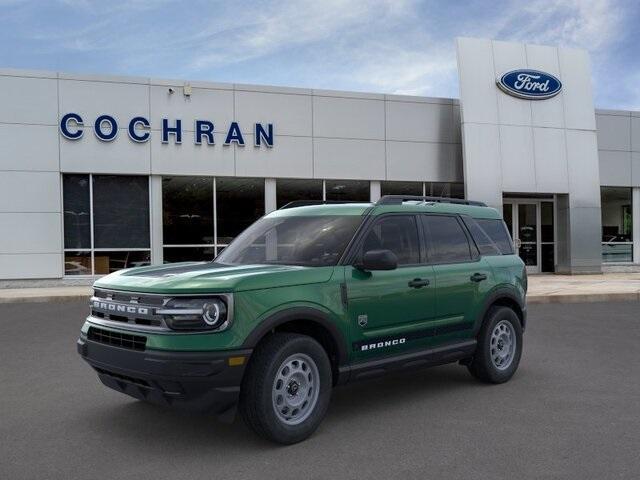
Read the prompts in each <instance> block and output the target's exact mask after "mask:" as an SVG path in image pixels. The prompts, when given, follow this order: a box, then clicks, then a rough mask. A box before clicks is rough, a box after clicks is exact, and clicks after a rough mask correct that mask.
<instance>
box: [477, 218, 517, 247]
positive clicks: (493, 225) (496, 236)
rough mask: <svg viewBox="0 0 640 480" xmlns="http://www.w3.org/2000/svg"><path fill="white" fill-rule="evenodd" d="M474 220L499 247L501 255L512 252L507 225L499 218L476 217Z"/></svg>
mask: <svg viewBox="0 0 640 480" xmlns="http://www.w3.org/2000/svg"><path fill="white" fill-rule="evenodd" d="M476 222H478V225H480V226H481V227H482V229H483V230H484V231H485V233H486V234H487V235H488V236H489V238H490V239H491V240H493V243H495V244H496V246H497V247H498V248H499V249H500V252H501V253H502V254H503V255H512V254H513V243H512V242H511V236H510V235H509V232H508V231H507V227H506V225H505V224H504V222H503V221H502V220H500V219H497V218H494V219H490V218H477V219H476Z"/></svg>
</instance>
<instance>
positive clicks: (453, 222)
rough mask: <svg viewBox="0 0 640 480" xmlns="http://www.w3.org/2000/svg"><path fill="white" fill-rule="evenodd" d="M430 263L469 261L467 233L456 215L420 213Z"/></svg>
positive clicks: (469, 251)
mask: <svg viewBox="0 0 640 480" xmlns="http://www.w3.org/2000/svg"><path fill="white" fill-rule="evenodd" d="M422 222H423V224H424V227H425V233H426V235H427V247H428V249H429V262H430V263H458V262H469V261H471V259H472V258H471V249H470V246H469V241H468V240H467V235H466V234H465V233H464V230H463V229H462V225H461V224H460V222H459V221H458V219H457V218H456V217H448V216H441V215H422Z"/></svg>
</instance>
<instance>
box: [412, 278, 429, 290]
mask: <svg viewBox="0 0 640 480" xmlns="http://www.w3.org/2000/svg"><path fill="white" fill-rule="evenodd" d="M429 283H430V282H429V280H427V279H426V278H414V279H413V280H410V281H409V286H410V287H411V288H422V287H426V286H427V285H429Z"/></svg>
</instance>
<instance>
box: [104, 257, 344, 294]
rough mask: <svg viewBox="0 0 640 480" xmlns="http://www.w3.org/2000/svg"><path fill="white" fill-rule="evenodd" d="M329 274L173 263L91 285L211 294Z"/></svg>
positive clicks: (307, 281) (324, 270)
mask: <svg viewBox="0 0 640 480" xmlns="http://www.w3.org/2000/svg"><path fill="white" fill-rule="evenodd" d="M332 273H333V267H302V266H294V265H222V264H216V263H211V262H207V263H200V262H199V263H178V264H175V263H174V264H170V265H160V266H150V267H138V268H131V269H127V270H120V271H118V272H115V273H112V274H110V275H107V276H106V277H103V278H101V279H100V280H98V281H97V282H96V283H95V284H94V285H95V286H96V287H98V288H109V289H114V290H130V291H136V292H144V293H172V294H175V293H215V292H234V291H244V290H259V289H264V288H275V287H288V286H292V285H306V284H310V283H321V282H326V281H328V280H329V279H330V278H331V274H332Z"/></svg>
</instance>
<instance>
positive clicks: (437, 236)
mask: <svg viewBox="0 0 640 480" xmlns="http://www.w3.org/2000/svg"><path fill="white" fill-rule="evenodd" d="M526 289H527V277H526V271H525V267H524V264H523V263H522V261H521V260H520V258H519V257H518V256H517V255H515V254H514V250H513V245H512V242H511V238H510V236H509V233H508V231H507V229H506V227H505V224H504V222H503V221H502V219H501V218H500V215H499V214H498V212H497V211H496V210H494V209H492V208H488V207H487V206H485V205H484V204H482V203H479V202H471V201H464V200H456V199H443V198H431V197H406V196H395V195H392V196H384V197H382V198H381V199H380V200H379V201H378V202H376V203H340V204H338V203H331V204H330V203H327V202H324V203H323V202H320V204H309V202H307V203H306V204H305V202H294V203H292V204H288V205H286V206H284V207H282V208H280V209H279V210H277V211H275V212H273V213H270V214H268V215H266V216H264V217H263V218H261V219H260V220H258V221H257V222H255V223H254V224H253V225H251V226H250V227H249V228H247V229H246V230H245V231H244V232H243V233H242V234H241V235H239V236H238V237H237V238H236V239H235V240H234V241H233V242H232V243H231V244H230V245H229V246H228V247H227V248H226V249H225V250H224V251H223V252H222V253H221V254H220V255H218V257H217V258H216V259H215V260H214V261H213V262H210V263H181V264H171V265H162V266H150V267H139V268H132V269H128V270H121V271H119V272H116V273H113V274H111V275H108V276H106V277H103V278H101V279H100V280H98V281H97V282H96V283H95V285H94V295H93V297H92V298H91V302H90V315H89V317H88V318H87V320H86V322H85V324H84V326H83V327H82V332H81V334H80V338H79V340H78V352H79V353H80V355H81V356H82V357H83V358H84V359H85V360H86V361H87V362H88V363H89V364H90V365H91V366H92V367H93V368H94V369H95V371H96V372H97V374H98V376H99V378H100V380H101V381H102V382H103V383H104V384H105V385H106V386H108V387H111V388H113V389H115V390H118V391H119V392H122V393H126V394H128V395H131V396H133V397H135V398H138V399H140V400H145V401H149V402H153V403H158V404H163V405H171V406H182V407H188V408H191V409H197V410H200V411H205V412H209V413H215V414H218V415H219V416H221V417H222V418H223V419H224V418H226V419H233V418H234V416H235V412H236V409H237V408H239V410H240V413H241V415H242V417H243V418H244V420H245V421H246V423H247V424H248V425H249V426H250V427H251V428H252V429H253V430H255V431H256V432H257V433H258V434H260V435H262V436H263V437H266V438H268V439H271V440H273V441H276V442H280V443H285V444H289V443H295V442H298V441H301V440H303V439H305V438H307V437H308V436H309V435H311V434H312V433H313V431H314V430H315V429H316V428H317V427H318V425H319V424H320V422H321V421H322V419H323V417H324V415H325V413H326V411H327V408H328V406H329V399H330V396H331V389H332V388H333V387H334V386H336V385H340V384H344V383H347V382H351V381H354V380H360V379H365V378H370V377H372V376H376V375H379V374H382V373H386V372H391V371H397V370H405V369H410V368H414V367H424V366H431V365H441V364H445V363H451V362H459V363H460V364H462V365H465V366H466V367H467V368H468V369H469V371H470V372H471V374H472V375H473V376H474V377H476V378H478V379H479V380H482V381H484V382H489V383H502V382H505V381H507V380H509V379H510V378H511V376H512V375H513V374H514V372H515V371H516V369H517V367H518V363H519V361H520V355H521V352H522V332H523V330H524V327H525V321H526V304H525V294H526Z"/></svg>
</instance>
